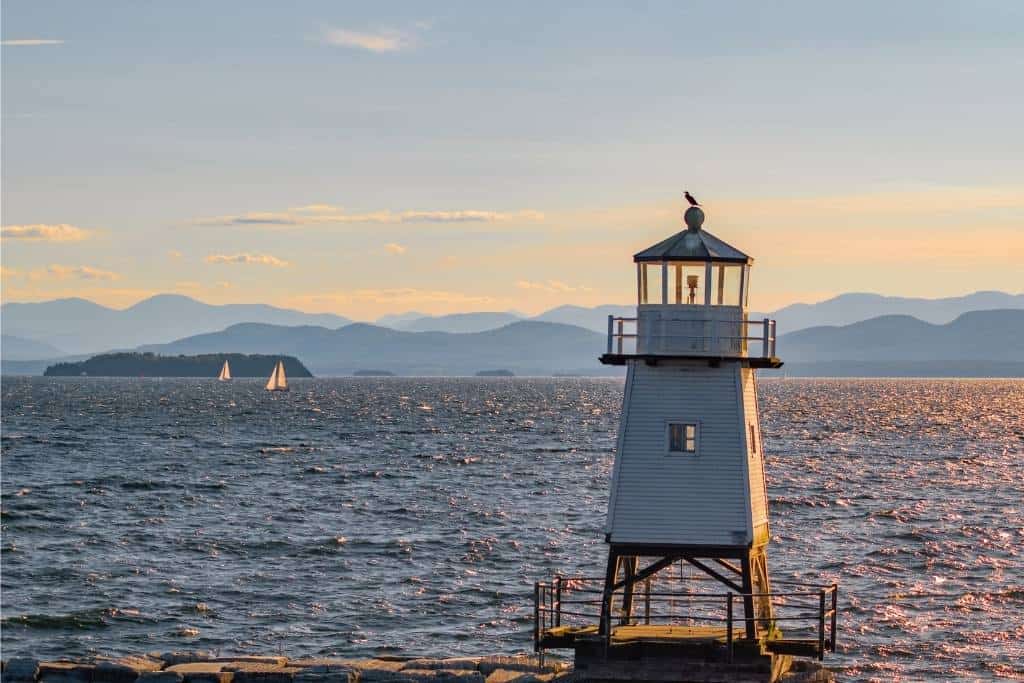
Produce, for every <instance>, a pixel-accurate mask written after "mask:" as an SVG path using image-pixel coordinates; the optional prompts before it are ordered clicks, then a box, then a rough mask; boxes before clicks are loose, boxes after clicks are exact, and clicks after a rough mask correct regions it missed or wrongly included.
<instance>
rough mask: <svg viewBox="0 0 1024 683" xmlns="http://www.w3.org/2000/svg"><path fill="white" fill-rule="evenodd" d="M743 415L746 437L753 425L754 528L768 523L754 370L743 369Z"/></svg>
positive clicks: (749, 449) (750, 462) (750, 451)
mask: <svg viewBox="0 0 1024 683" xmlns="http://www.w3.org/2000/svg"><path fill="white" fill-rule="evenodd" d="M741 372H742V375H743V413H744V416H745V418H746V422H745V424H746V430H747V435H749V434H750V425H754V444H753V446H754V447H753V448H752V447H751V444H750V443H748V444H747V464H748V467H749V470H750V507H751V516H752V518H753V524H754V526H757V525H759V524H765V523H767V522H768V498H767V495H766V493H765V487H764V439H763V438H761V421H760V420H759V419H758V413H757V380H756V379H755V376H754V370H751V369H750V368H744V369H743V370H742V371H741Z"/></svg>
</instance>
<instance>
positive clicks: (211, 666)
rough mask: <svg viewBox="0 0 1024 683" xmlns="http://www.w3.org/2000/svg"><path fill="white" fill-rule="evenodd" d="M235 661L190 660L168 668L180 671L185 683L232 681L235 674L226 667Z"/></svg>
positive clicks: (229, 682) (168, 669) (225, 682)
mask: <svg viewBox="0 0 1024 683" xmlns="http://www.w3.org/2000/svg"><path fill="white" fill-rule="evenodd" d="M233 663H236V662H232V661H227V662H190V663H188V664H175V665H174V666H169V667H167V669H166V670H167V671H172V672H175V673H180V674H181V675H182V676H183V677H184V680H185V683H231V681H232V679H234V677H235V674H234V673H232V672H231V671H225V670H224V667H225V666H229V665H231V664H233Z"/></svg>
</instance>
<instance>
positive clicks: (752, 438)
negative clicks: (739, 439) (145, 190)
mask: <svg viewBox="0 0 1024 683" xmlns="http://www.w3.org/2000/svg"><path fill="white" fill-rule="evenodd" d="M750 452H751V453H753V454H754V455H757V434H756V433H755V432H754V425H750Z"/></svg>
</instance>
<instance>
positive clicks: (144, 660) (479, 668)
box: [3, 652, 572, 683]
mask: <svg viewBox="0 0 1024 683" xmlns="http://www.w3.org/2000/svg"><path fill="white" fill-rule="evenodd" d="M571 677H572V671H571V669H570V667H569V666H568V665H566V664H563V663H560V662H553V661H551V660H550V658H549V659H548V661H547V662H546V663H545V664H543V665H542V664H541V663H540V661H539V660H538V658H537V657H533V656H527V655H521V656H504V655H494V656H487V657H459V658H454V659H430V658H400V657H381V658H364V659H347V658H304V659H289V658H287V657H275V656H268V657H261V656H225V657H220V656H214V655H213V654H211V653H206V652H166V653H149V654H146V655H143V656H129V657H111V658H107V657H97V658H95V659H92V660H90V661H78V662H73V661H56V662H47V661H39V660H36V659H32V658H27V657H16V658H12V659H10V660H8V661H4V662H3V683H360V682H365V683H555V682H556V681H560V680H563V679H569V678H571Z"/></svg>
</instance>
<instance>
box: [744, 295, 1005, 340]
mask: <svg viewBox="0 0 1024 683" xmlns="http://www.w3.org/2000/svg"><path fill="white" fill-rule="evenodd" d="M999 308H1004V309H1005V308H1016V309H1024V294H1007V293H1006V292H974V293H973V294H967V295H965V296H954V297H947V298H943V299H921V298H910V297H900V296H882V295H881V294H860V293H851V294H840V295H839V296H837V297H833V298H831V299H826V300H825V301H820V302H818V303H816V304H792V305H790V306H786V307H784V308H780V309H779V310H777V311H774V312H772V313H767V314H756V313H752V314H751V317H752V318H756V317H767V318H773V319H774V320H775V321H776V322H777V323H778V326H779V333H780V334H782V333H789V332H796V331H797V330H802V329H805V328H808V327H818V326H822V325H849V324H851V323H856V322H860V321H862V320H867V319H869V318H877V317H880V316H888V315H905V316H913V317H915V318H917V319H918V320H922V321H924V322H928V323H934V324H939V325H941V324H943V323H948V322H950V321H952V320H954V319H956V317H957V316H960V315H962V314H964V313H968V312H970V311H987V310H994V309H999Z"/></svg>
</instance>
